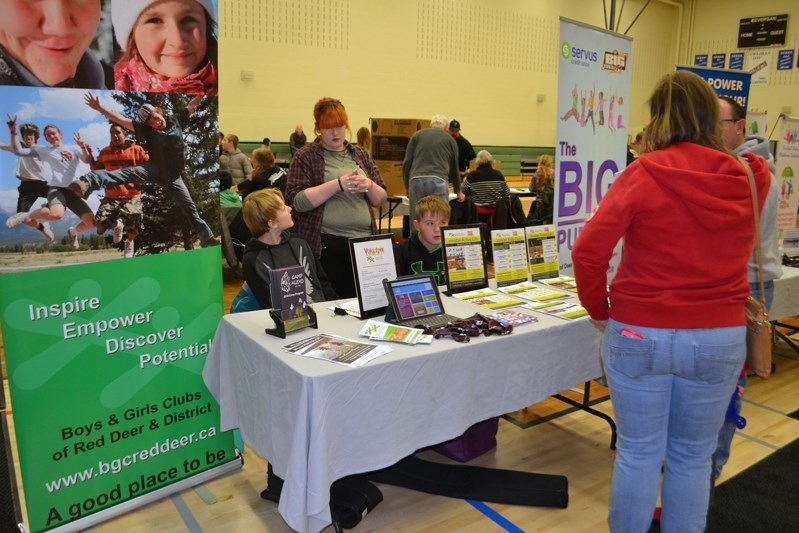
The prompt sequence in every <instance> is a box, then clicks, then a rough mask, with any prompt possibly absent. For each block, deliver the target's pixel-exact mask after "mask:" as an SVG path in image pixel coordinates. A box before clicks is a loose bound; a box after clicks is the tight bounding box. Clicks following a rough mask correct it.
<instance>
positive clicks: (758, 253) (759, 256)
mask: <svg viewBox="0 0 799 533" xmlns="http://www.w3.org/2000/svg"><path fill="white" fill-rule="evenodd" d="M738 161H740V162H741V164H742V165H743V166H744V170H746V175H747V176H748V177H749V189H750V190H751V191H752V212H753V213H754V215H755V259H756V260H757V283H758V285H759V286H760V303H762V304H763V308H764V309H765V307H766V300H765V298H766V288H765V285H764V283H763V247H762V244H761V240H760V209H759V208H758V207H757V188H756V187H755V176H754V174H752V169H751V168H749V163H747V162H746V159H744V158H743V157H741V156H738Z"/></svg>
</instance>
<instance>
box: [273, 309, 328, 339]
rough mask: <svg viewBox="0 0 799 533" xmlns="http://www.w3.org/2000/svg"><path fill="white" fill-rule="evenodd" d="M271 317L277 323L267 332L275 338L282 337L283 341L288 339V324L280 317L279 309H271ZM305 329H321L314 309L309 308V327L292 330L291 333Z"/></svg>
mask: <svg viewBox="0 0 799 533" xmlns="http://www.w3.org/2000/svg"><path fill="white" fill-rule="evenodd" d="M269 316H270V317H272V320H274V321H275V327H274V328H266V330H265V331H266V332H267V333H268V334H269V335H273V336H275V337H280V338H281V339H285V338H286V322H285V321H284V320H283V317H281V315H280V310H278V309H270V310H269ZM305 328H314V329H319V322H317V320H316V311H314V310H313V308H312V307H308V325H307V326H302V327H300V328H297V329H294V330H290V331H297V330H300V329H305Z"/></svg>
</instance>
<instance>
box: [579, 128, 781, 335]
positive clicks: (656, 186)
mask: <svg viewBox="0 0 799 533" xmlns="http://www.w3.org/2000/svg"><path fill="white" fill-rule="evenodd" d="M743 156H744V158H745V159H747V160H748V161H749V165H750V167H751V168H752V172H753V173H754V175H755V184H756V186H757V194H758V203H759V207H762V206H763V202H764V200H765V199H766V195H767V193H768V188H769V183H770V180H771V177H770V174H769V170H768V165H767V164H766V162H765V161H764V160H763V159H761V158H759V157H757V156H755V155H753V154H751V153H745V154H743ZM622 237H623V238H624V251H623V253H622V258H621V263H620V265H619V268H618V271H617V272H616V275H615V277H614V278H613V281H612V282H611V284H610V292H609V293H608V291H607V288H606V284H607V281H606V280H607V277H606V273H607V270H608V263H609V261H610V257H611V255H612V253H613V248H614V246H615V245H616V243H617V242H618V241H619V239H620V238H622ZM753 243H754V217H753V214H752V196H751V193H750V188H749V180H748V178H747V175H746V171H745V170H744V168H743V166H742V165H741V164H740V163H739V162H738V160H737V159H736V158H735V157H733V156H730V155H727V154H724V153H722V152H719V151H717V150H712V149H710V148H705V147H702V146H699V145H696V144H692V143H678V144H675V145H672V146H670V147H668V148H666V149H663V150H657V151H655V152H651V153H648V154H644V155H642V156H641V157H640V158H639V159H638V160H637V161H636V162H634V163H633V164H632V165H630V166H629V167H627V169H626V170H625V171H624V172H622V174H621V175H620V176H619V177H618V178H617V179H616V181H615V182H614V183H613V185H612V186H611V187H610V189H609V190H608V192H607V193H606V194H605V196H604V197H603V198H602V201H601V202H600V204H599V208H598V209H597V211H596V213H595V214H594V216H593V217H592V218H591V219H590V220H589V221H588V222H586V224H585V226H584V227H583V229H582V231H581V232H580V234H579V236H578V238H577V242H576V243H575V245H574V249H573V250H572V262H573V263H574V277H575V278H576V280H577V287H578V290H579V296H580V302H581V303H582V304H583V306H584V307H585V308H586V309H587V310H588V313H589V314H590V315H591V317H592V318H594V319H597V320H606V319H607V318H608V317H609V316H610V317H613V319H614V320H617V321H619V322H624V323H627V324H635V325H640V326H647V327H655V328H674V329H692V328H716V327H726V326H740V325H743V324H745V323H746V318H745V316H744V302H745V301H746V297H747V296H748V295H749V285H748V283H747V280H746V265H747V260H748V259H749V256H750V255H751V254H752V246H753Z"/></svg>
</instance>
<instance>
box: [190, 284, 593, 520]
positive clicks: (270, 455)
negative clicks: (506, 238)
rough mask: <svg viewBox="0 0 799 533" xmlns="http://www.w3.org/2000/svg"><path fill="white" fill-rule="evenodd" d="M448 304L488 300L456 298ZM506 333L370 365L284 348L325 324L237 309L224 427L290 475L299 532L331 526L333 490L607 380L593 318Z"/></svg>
mask: <svg viewBox="0 0 799 533" xmlns="http://www.w3.org/2000/svg"><path fill="white" fill-rule="evenodd" d="M446 305H447V311H448V312H449V313H451V314H455V315H458V316H464V317H465V316H470V315H472V314H473V313H474V312H475V311H478V310H480V309H479V308H477V307H476V306H473V305H471V304H467V303H464V302H462V301H460V300H456V299H453V298H446ZM316 310H317V313H318V317H319V327H320V331H324V332H331V333H335V334H339V335H343V336H346V337H350V338H358V337H357V331H358V330H359V329H360V327H361V325H362V324H363V323H362V322H361V321H359V320H357V319H356V318H353V317H349V316H334V315H333V314H332V312H331V311H329V310H327V309H325V308H324V307H323V306H321V305H318V306H317V307H316ZM539 320H540V322H539V323H537V324H526V325H523V326H519V327H518V328H516V330H515V331H514V332H513V333H512V334H511V335H507V336H503V337H497V336H492V337H480V338H477V339H472V341H471V342H470V343H468V344H466V343H463V344H461V343H457V342H455V341H453V340H451V339H440V340H435V341H433V343H432V344H431V345H427V346H423V345H417V346H405V345H401V344H391V347H392V348H394V351H392V352H391V353H389V354H388V355H385V356H383V357H380V358H378V359H376V360H374V361H371V362H369V363H368V364H366V365H365V366H363V367H360V368H351V367H345V366H341V365H337V364H335V363H330V362H326V361H319V360H314V359H310V358H305V357H302V356H297V355H291V354H288V353H286V352H284V351H283V350H282V349H281V346H283V345H285V344H287V343H288V342H293V341H295V340H298V339H302V338H305V337H308V336H310V335H312V334H314V333H316V332H315V330H311V329H306V330H302V331H299V332H294V333H291V334H289V336H288V339H279V338H276V337H271V336H269V335H267V334H266V333H264V328H265V327H267V326H271V320H270V319H269V316H268V313H267V312H265V311H256V312H251V313H240V314H236V315H227V316H225V317H224V318H223V319H222V321H221V323H220V325H219V328H218V330H217V333H216V336H215V337H214V341H213V345H212V347H211V353H210V354H209V355H208V358H207V362H206V365H205V369H204V372H203V377H204V379H205V382H206V384H207V385H208V388H209V390H210V391H211V393H212V394H213V395H214V397H215V398H216V399H217V401H218V402H219V405H220V411H221V428H222V430H228V429H232V428H237V427H238V428H241V433H242V436H243V438H244V441H245V442H246V443H247V444H248V445H250V446H251V447H252V448H253V449H254V450H255V451H256V453H258V455H260V456H262V457H264V458H266V459H267V460H268V461H269V462H270V463H272V465H273V468H274V470H275V473H276V474H277V475H279V476H280V477H282V478H283V479H284V480H285V485H284V486H283V492H282V495H281V498H280V505H279V511H280V514H281V515H282V516H283V518H284V519H285V520H286V522H287V523H288V525H289V526H291V527H292V528H293V529H295V530H298V531H303V532H306V531H310V532H317V531H319V530H321V529H322V528H324V527H326V526H327V525H328V524H330V522H331V520H330V509H329V507H328V503H329V499H330V492H329V490H330V485H331V484H332V483H333V481H335V480H336V479H339V478H342V477H344V476H347V475H350V474H355V473H360V472H368V471H372V470H377V469H380V468H384V467H386V466H390V465H392V464H394V463H395V462H397V461H398V460H399V459H401V458H403V457H405V456H407V455H409V454H411V453H413V452H414V451H415V450H417V449H419V448H422V447H425V446H429V445H432V444H437V443H439V442H443V441H445V440H448V439H451V438H454V437H456V436H458V435H460V434H461V433H462V432H463V431H464V430H465V429H466V428H468V427H469V426H471V425H472V424H474V423H476V422H479V421H482V420H485V419H487V418H490V417H493V416H497V415H501V414H503V413H507V412H510V411H513V410H517V409H520V408H522V407H525V406H528V405H531V404H533V403H536V402H538V401H541V400H543V399H545V398H546V397H548V396H550V395H552V394H554V393H557V392H559V391H562V390H565V389H567V388H569V387H573V386H575V385H577V384H579V383H582V382H584V381H587V380H589V379H592V378H596V377H598V376H599V375H600V374H601V370H600V367H599V360H598V355H597V354H598V349H599V340H600V335H599V333H598V332H597V331H596V330H595V329H594V328H593V327H592V326H591V324H590V323H589V322H588V321H587V320H586V319H581V320H577V321H571V322H569V321H565V320H561V319H558V318H554V317H548V316H540V319H539Z"/></svg>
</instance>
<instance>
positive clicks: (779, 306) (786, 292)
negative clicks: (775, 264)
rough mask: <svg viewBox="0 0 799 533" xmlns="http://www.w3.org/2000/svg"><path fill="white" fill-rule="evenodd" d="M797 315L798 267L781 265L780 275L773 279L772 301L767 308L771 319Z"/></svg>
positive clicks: (798, 307)
mask: <svg viewBox="0 0 799 533" xmlns="http://www.w3.org/2000/svg"><path fill="white" fill-rule="evenodd" d="M797 315H799V268H791V267H786V266H784V267H782V277H781V278H780V279H778V280H775V281H774V301H773V302H772V304H771V308H770V309H769V313H768V316H769V318H770V319H771V320H780V319H781V318H786V317H789V316H797Z"/></svg>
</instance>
